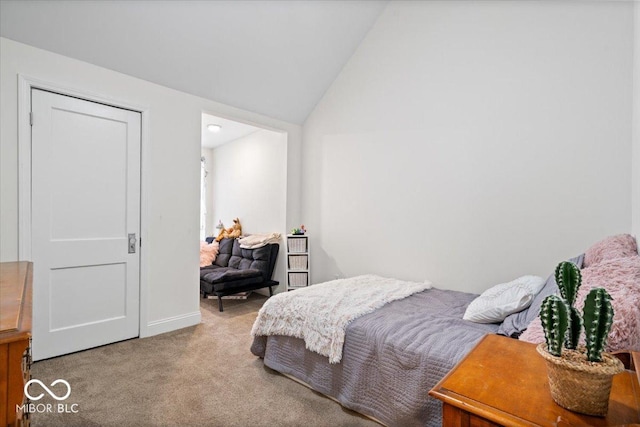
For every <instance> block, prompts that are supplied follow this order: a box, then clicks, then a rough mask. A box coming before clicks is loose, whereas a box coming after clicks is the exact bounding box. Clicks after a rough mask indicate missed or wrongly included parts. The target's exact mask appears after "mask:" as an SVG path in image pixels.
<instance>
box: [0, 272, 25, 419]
mask: <svg viewBox="0 0 640 427" xmlns="http://www.w3.org/2000/svg"><path fill="white" fill-rule="evenodd" d="M32 271H33V266H32V263H30V262H3V263H0V426H4V425H6V426H12V427H13V426H28V425H29V415H28V414H23V413H22V412H21V411H16V405H22V404H24V403H26V401H25V397H24V385H25V383H26V382H27V381H28V380H29V368H30V366H31V351H30V339H31V298H32V274H33V273H32Z"/></svg>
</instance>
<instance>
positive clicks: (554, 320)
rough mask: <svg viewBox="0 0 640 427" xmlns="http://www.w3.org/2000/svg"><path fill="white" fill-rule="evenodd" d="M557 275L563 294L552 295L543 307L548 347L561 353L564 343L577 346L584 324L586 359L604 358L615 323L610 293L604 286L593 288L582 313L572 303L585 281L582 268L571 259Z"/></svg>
mask: <svg viewBox="0 0 640 427" xmlns="http://www.w3.org/2000/svg"><path fill="white" fill-rule="evenodd" d="M555 277H556V282H557V283H558V288H559V289H560V295H561V296H562V298H560V297H559V296H557V295H550V296H548V297H546V298H545V299H544V301H543V302H542V306H541V307H540V320H541V321H542V329H543V330H544V336H545V341H546V344H547V351H548V352H549V353H551V354H552V355H554V356H561V354H562V347H563V343H564V347H565V348H567V349H576V348H577V347H578V340H579V338H580V332H581V331H582V327H583V326H584V331H585V335H586V344H587V345H586V347H587V359H588V360H589V361H590V362H600V361H602V352H603V351H604V348H605V347H606V345H607V338H608V337H609V332H610V331H611V325H612V324H613V305H612V304H611V295H609V294H608V293H607V291H606V290H605V289H603V288H595V289H592V290H591V291H590V292H589V294H588V295H587V297H586V299H585V302H584V308H583V310H582V314H581V313H580V312H579V311H578V310H577V309H576V308H575V307H574V306H573V304H574V303H575V301H576V298H577V295H578V289H579V288H580V285H581V284H582V275H581V274H580V269H579V268H578V267H577V266H576V265H575V264H573V263H571V262H567V261H563V262H561V263H560V264H558V266H557V267H556V273H555Z"/></svg>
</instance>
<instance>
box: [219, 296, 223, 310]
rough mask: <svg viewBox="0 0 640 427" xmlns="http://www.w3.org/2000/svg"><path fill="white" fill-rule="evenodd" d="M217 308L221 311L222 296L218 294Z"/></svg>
mask: <svg viewBox="0 0 640 427" xmlns="http://www.w3.org/2000/svg"><path fill="white" fill-rule="evenodd" d="M218 309H219V310H220V311H223V310H222V297H221V296H220V295H218Z"/></svg>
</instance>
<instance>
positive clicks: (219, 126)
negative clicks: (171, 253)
mask: <svg viewBox="0 0 640 427" xmlns="http://www.w3.org/2000/svg"><path fill="white" fill-rule="evenodd" d="M201 135H202V141H201V142H202V144H201V145H202V146H201V159H200V178H201V181H200V190H201V193H200V195H201V197H200V240H201V266H202V264H203V263H206V262H207V261H206V260H203V257H202V252H203V251H202V250H203V245H205V244H206V243H205V242H206V241H207V240H208V241H209V242H210V241H211V240H212V239H215V238H216V237H217V236H218V235H219V234H220V231H221V230H223V229H229V228H231V227H232V226H233V225H234V219H236V218H237V219H238V220H239V222H240V225H241V227H242V235H250V234H271V233H279V234H280V235H286V208H287V138H288V135H287V133H286V132H282V131H277V130H273V129H266V128H263V127H259V126H256V125H253V124H247V123H242V122H239V121H236V120H232V119H228V118H224V117H220V116H218V115H214V114H210V113H202V123H201ZM281 244H282V243H281ZM284 270H285V268H284V257H279V259H278V261H277V263H276V268H275V271H274V275H273V280H277V281H280V283H284V280H283V278H284V273H283V272H284ZM280 276H282V277H280Z"/></svg>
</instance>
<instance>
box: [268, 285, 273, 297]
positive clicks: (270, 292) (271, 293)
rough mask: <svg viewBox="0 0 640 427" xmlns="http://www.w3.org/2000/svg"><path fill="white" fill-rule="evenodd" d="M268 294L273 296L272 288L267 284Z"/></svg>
mask: <svg viewBox="0 0 640 427" xmlns="http://www.w3.org/2000/svg"><path fill="white" fill-rule="evenodd" d="M269 296H270V297H272V296H273V289H271V286H269Z"/></svg>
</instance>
